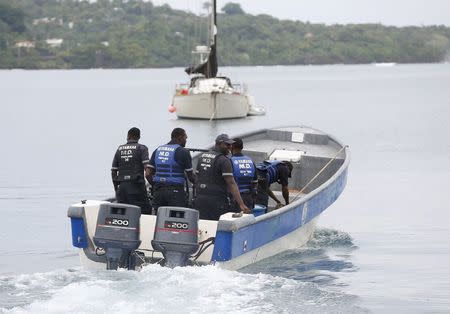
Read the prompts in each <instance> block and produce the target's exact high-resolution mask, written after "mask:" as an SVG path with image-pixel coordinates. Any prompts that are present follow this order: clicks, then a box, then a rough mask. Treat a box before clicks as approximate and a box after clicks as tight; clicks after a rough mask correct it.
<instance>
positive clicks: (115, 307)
mask: <svg viewBox="0 0 450 314" xmlns="http://www.w3.org/2000/svg"><path fill="white" fill-rule="evenodd" d="M289 254H295V252H294V253H293V252H290V253H289ZM297 263H299V260H297ZM286 277H288V276H276V275H273V274H267V273H255V274H252V273H242V272H236V271H228V270H223V269H220V268H217V267H214V266H204V267H183V268H180V267H178V268H175V269H168V268H163V267H160V266H158V265H148V266H146V267H144V268H143V270H142V271H140V272H132V271H114V272H111V271H97V272H94V271H86V270H82V269H80V268H74V269H67V270H55V271H52V272H47V273H34V274H27V275H9V276H0V287H1V288H0V313H63V312H64V313H99V312H102V313H105V312H107V313H144V312H145V313H151V312H158V313H206V312H208V313H210V312H212V313H230V312H231V313H273V312H277V313H323V312H328V311H333V312H336V311H338V312H346V313H351V312H353V313H359V312H362V311H361V310H360V309H359V308H358V307H355V306H354V305H353V303H354V299H355V297H353V296H350V295H347V294H344V293H341V292H333V291H328V290H327V289H323V287H320V285H318V284H316V283H314V282H310V281H300V280H294V279H292V278H286Z"/></svg>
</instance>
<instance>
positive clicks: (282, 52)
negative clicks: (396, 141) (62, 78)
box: [0, 0, 450, 69]
mask: <svg viewBox="0 0 450 314" xmlns="http://www.w3.org/2000/svg"><path fill="white" fill-rule="evenodd" d="M221 9H222V10H221V12H220V13H219V15H218V22H219V24H220V27H219V34H218V35H219V41H218V47H219V49H218V51H219V56H218V57H219V64H220V65H234V66H241V65H296V64H334V63H345V64H357V63H372V62H397V63H425V62H442V61H445V60H448V59H449V55H450V54H449V51H450V28H449V27H445V26H426V27H425V26H421V27H418V26H414V27H402V28H399V27H393V26H383V25H380V24H358V25H356V24H354V25H353V24H352V25H331V26H327V25H324V24H312V23H309V22H301V21H292V20H279V19H277V18H274V17H272V16H269V15H264V14H263V15H256V16H255V15H251V14H247V13H246V12H244V10H243V9H242V8H241V7H240V5H239V4H236V3H227V4H225V5H224V6H223V7H222V8H221ZM205 19H206V16H204V15H196V14H194V13H190V12H185V11H181V10H175V9H172V8H171V7H170V6H168V5H163V6H155V5H153V3H152V2H151V1H142V0H97V1H96V2H90V1H84V0H81V1H80V0H33V1H30V0H14V1H10V0H0V68H29V69H45V68H98V67H101V68H148V67H174V66H186V65H188V64H189V63H190V61H191V55H190V52H191V50H192V49H193V47H195V45H197V44H199V41H200V40H201V39H203V42H204V38H205V34H206V24H207V23H206V21H205Z"/></svg>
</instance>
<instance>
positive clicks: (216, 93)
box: [169, 0, 265, 120]
mask: <svg viewBox="0 0 450 314" xmlns="http://www.w3.org/2000/svg"><path fill="white" fill-rule="evenodd" d="M211 2H212V6H211V8H212V12H211V14H210V16H211V19H210V25H209V46H197V47H196V48H195V49H194V51H193V52H192V53H193V54H194V55H195V56H196V59H197V64H196V65H194V66H191V67H189V68H187V69H186V72H187V74H188V75H190V76H191V81H190V82H189V83H187V84H178V85H177V86H176V87H175V94H174V96H173V102H172V105H171V106H170V107H169V111H171V112H175V113H176V115H177V117H178V118H193V119H209V120H216V119H231V118H242V117H246V116H247V115H263V114H265V109H264V108H263V107H260V106H257V105H256V104H255V101H254V98H253V97H252V96H250V95H249V94H248V93H247V90H246V88H244V87H243V86H241V85H239V84H232V83H231V80H230V79H229V78H228V77H225V76H217V72H218V64H217V3H216V0H212V1H211Z"/></svg>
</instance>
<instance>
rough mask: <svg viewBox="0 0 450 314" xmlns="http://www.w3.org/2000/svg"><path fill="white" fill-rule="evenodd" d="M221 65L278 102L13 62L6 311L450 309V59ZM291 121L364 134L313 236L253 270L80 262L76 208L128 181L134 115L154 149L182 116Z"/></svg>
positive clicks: (8, 78)
mask: <svg viewBox="0 0 450 314" xmlns="http://www.w3.org/2000/svg"><path fill="white" fill-rule="evenodd" d="M220 71H221V72H222V74H224V75H229V76H230V77H231V79H232V81H233V82H236V83H237V82H239V81H241V82H245V83H246V84H247V85H248V87H249V90H250V92H251V94H252V95H253V96H254V97H255V99H256V101H257V103H258V104H260V105H263V106H265V107H266V109H267V115H266V116H262V117H248V118H244V119H236V120H226V121H213V122H210V121H197V120H178V119H176V116H175V115H174V114H170V113H169V112H168V111H167V108H168V106H169V105H170V104H171V96H172V93H173V89H174V86H175V84H176V83H179V82H183V81H187V77H185V75H184V73H183V70H182V69H181V68H174V69H157V70H154V69H149V70H86V71H78V70H73V71H22V70H12V71H0V131H1V132H0V138H1V144H0V145H1V149H0V213H1V216H0V218H1V228H0V312H5V313H28V312H32V313H44V312H45V313H48V312H50V313H62V312H68V313H99V312H104V313H119V312H121V313H123V312H133V313H134V312H137V313H139V312H158V313H175V312H177V313H206V312H208V313H367V312H369V313H370V312H373V313H448V312H449V311H450V279H449V278H450V270H449V267H448V266H449V265H450V246H449V244H448V239H449V238H450V227H449V223H450V219H449V218H450V214H449V209H450V193H449V192H448V191H449V190H448V189H449V186H450V141H449V138H448V137H449V134H450V124H449V119H450V88H448V86H450V65H449V64H432V65H396V66H392V67H375V66H372V65H360V66H294V67H281V66H280V67H242V68H222V69H220ZM280 125H307V126H312V127H314V128H318V129H320V130H323V131H325V132H328V133H330V134H332V135H333V136H336V137H337V138H338V139H340V140H341V141H342V142H343V143H344V144H347V145H349V146H350V151H351V164H350V168H349V177H348V184H347V187H346V189H345V190H344V192H343V194H342V195H341V197H340V198H339V199H338V200H337V201H336V202H335V203H334V204H333V205H332V206H331V207H330V208H328V209H327V210H326V211H325V212H324V213H323V214H322V216H321V218H320V220H319V226H318V229H317V231H316V232H315V233H314V236H313V238H312V240H311V241H310V242H309V243H308V245H307V246H306V247H304V248H298V249H297V250H293V251H287V252H284V253H282V254H280V255H277V256H274V257H272V258H269V259H267V260H264V261H261V262H259V263H257V264H254V265H251V266H248V267H246V268H244V269H243V270H241V271H226V270H222V269H218V268H216V267H214V266H207V267H187V268H177V269H174V270H170V269H166V268H161V267H159V266H155V265H150V266H147V267H145V268H144V269H143V270H142V271H141V272H128V271H118V272H106V271H100V272H91V271H87V270H83V269H81V268H80V266H79V265H80V264H79V260H78V256H77V251H76V250H75V249H74V248H72V247H71V236H70V223H69V219H68V218H67V216H66V214H67V208H68V207H69V206H70V204H72V203H75V202H78V201H80V200H82V199H103V198H105V197H108V196H110V195H112V191H113V189H112V184H111V181H110V166H111V162H112V158H113V154H114V152H115V150H116V148H117V146H118V145H119V144H121V143H123V142H124V141H125V137H126V131H127V130H128V129H129V128H130V127H131V126H137V127H139V128H141V131H142V138H141V142H142V143H144V144H146V145H147V146H148V147H149V149H150V151H152V150H153V149H155V148H156V146H157V145H159V144H162V143H165V142H167V141H168V140H169V137H170V132H171V130H172V129H173V128H174V127H183V128H185V129H186V131H187V134H188V145H187V146H189V147H199V148H203V147H205V146H206V145H209V144H210V143H212V141H213V139H214V138H215V136H216V135H217V134H220V133H228V134H230V135H235V134H238V133H242V132H247V131H251V130H256V129H259V128H262V127H274V126H280ZM244 144H245V143H244Z"/></svg>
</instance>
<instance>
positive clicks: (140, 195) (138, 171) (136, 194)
mask: <svg viewBox="0 0 450 314" xmlns="http://www.w3.org/2000/svg"><path fill="white" fill-rule="evenodd" d="M140 138H141V131H140V130H139V129H138V128H131V129H130V130H129V131H128V135H127V143H126V144H123V145H120V146H119V148H118V149H117V151H116V154H115V155H114V159H113V162H112V168H111V177H112V181H113V184H114V190H115V191H116V198H117V202H119V203H124V204H131V205H136V206H139V207H140V208H141V212H142V214H150V213H151V207H150V202H149V200H148V197H147V191H146V189H145V179H144V175H145V177H148V178H149V175H150V160H149V158H148V148H147V146H145V145H142V144H139V143H138V141H139V139H140Z"/></svg>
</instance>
